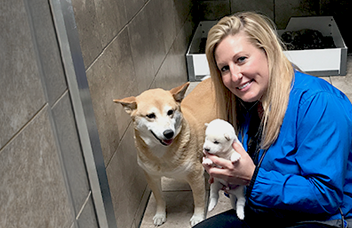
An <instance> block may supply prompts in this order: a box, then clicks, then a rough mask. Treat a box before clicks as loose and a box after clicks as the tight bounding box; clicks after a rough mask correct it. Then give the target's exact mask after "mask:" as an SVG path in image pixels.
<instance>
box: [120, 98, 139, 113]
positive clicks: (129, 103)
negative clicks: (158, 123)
mask: <svg viewBox="0 0 352 228" xmlns="http://www.w3.org/2000/svg"><path fill="white" fill-rule="evenodd" d="M114 102H115V103H119V104H121V105H122V106H123V108H124V109H125V111H126V112H127V113H128V114H130V115H131V113H132V111H133V110H136V109H137V102H136V97H126V98H123V99H114Z"/></svg>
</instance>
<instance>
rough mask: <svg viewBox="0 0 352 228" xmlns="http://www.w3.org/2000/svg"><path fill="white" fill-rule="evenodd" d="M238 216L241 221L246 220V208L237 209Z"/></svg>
mask: <svg viewBox="0 0 352 228" xmlns="http://www.w3.org/2000/svg"><path fill="white" fill-rule="evenodd" d="M236 214H237V217H238V218H239V219H241V220H243V219H244V208H243V207H238V208H237V209H236Z"/></svg>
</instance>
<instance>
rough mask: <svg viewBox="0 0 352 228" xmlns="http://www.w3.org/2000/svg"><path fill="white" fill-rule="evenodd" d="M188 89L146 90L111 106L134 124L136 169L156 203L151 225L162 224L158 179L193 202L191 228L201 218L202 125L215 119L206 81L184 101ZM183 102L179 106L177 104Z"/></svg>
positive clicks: (160, 190) (208, 82)
mask: <svg viewBox="0 0 352 228" xmlns="http://www.w3.org/2000/svg"><path fill="white" fill-rule="evenodd" d="M188 86H189V83H185V84H183V85H182V86H179V87H176V88H174V89H171V90H170V91H165V90H163V89H151V90H147V91H145V92H143V93H141V94H140V95H139V96H137V97H127V98H124V99H120V100H117V99H116V100H114V102H116V103H120V104H122V106H123V107H124V109H125V111H126V112H127V113H128V114H130V116H131V118H132V120H133V123H134V130H135V131H134V133H135V144H136V147H137V149H138V156H137V157H138V164H139V165H140V166H141V167H142V168H143V169H144V171H145V176H146V179H147V181H148V184H149V187H150V188H151V190H152V191H153V194H154V197H155V199H156V204H157V208H156V214H155V216H154V218H153V220H154V224H155V225H158V226H159V225H161V224H163V223H164V222H165V221H166V211H165V207H166V205H165V201H164V199H163V196H162V189H161V177H163V176H166V177H170V178H175V179H180V180H185V181H187V182H188V183H189V185H190V186H191V189H192V193H193V199H194V214H193V216H192V218H191V220H190V222H191V225H192V226H194V225H195V224H197V223H199V222H200V221H202V220H203V219H204V218H205V180H204V175H203V173H204V169H203V166H202V156H203V152H202V149H203V142H204V137H205V136H204V134H205V131H204V129H205V123H208V122H210V121H211V120H213V119H215V118H216V117H217V116H216V111H215V106H214V104H215V102H214V91H213V88H212V83H211V80H210V79H207V80H204V81H203V82H201V83H199V84H198V85H197V86H196V87H195V88H194V90H193V91H192V92H191V93H190V94H189V95H188V96H187V97H185V98H184V96H185V92H186V90H187V88H188ZM181 101H182V103H181Z"/></svg>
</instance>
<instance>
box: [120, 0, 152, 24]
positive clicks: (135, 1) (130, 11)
mask: <svg viewBox="0 0 352 228" xmlns="http://www.w3.org/2000/svg"><path fill="white" fill-rule="evenodd" d="M146 1H147V0H124V4H125V8H126V17H127V21H130V20H131V19H132V18H133V17H134V16H135V15H136V14H137V13H138V11H139V10H141V9H142V8H143V6H144V4H145V2H146Z"/></svg>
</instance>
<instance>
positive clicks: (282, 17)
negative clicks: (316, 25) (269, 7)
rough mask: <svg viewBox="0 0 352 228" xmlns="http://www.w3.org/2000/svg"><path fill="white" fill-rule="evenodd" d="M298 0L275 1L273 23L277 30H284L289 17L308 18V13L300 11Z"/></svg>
mask: <svg viewBox="0 0 352 228" xmlns="http://www.w3.org/2000/svg"><path fill="white" fill-rule="evenodd" d="M300 3H301V1H300V0H290V1H286V0H275V23H276V25H277V27H278V29H284V28H286V25H287V23H288V21H289V20H290V18H291V17H298V16H310V13H309V12H306V11H304V10H303V9H300Z"/></svg>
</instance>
